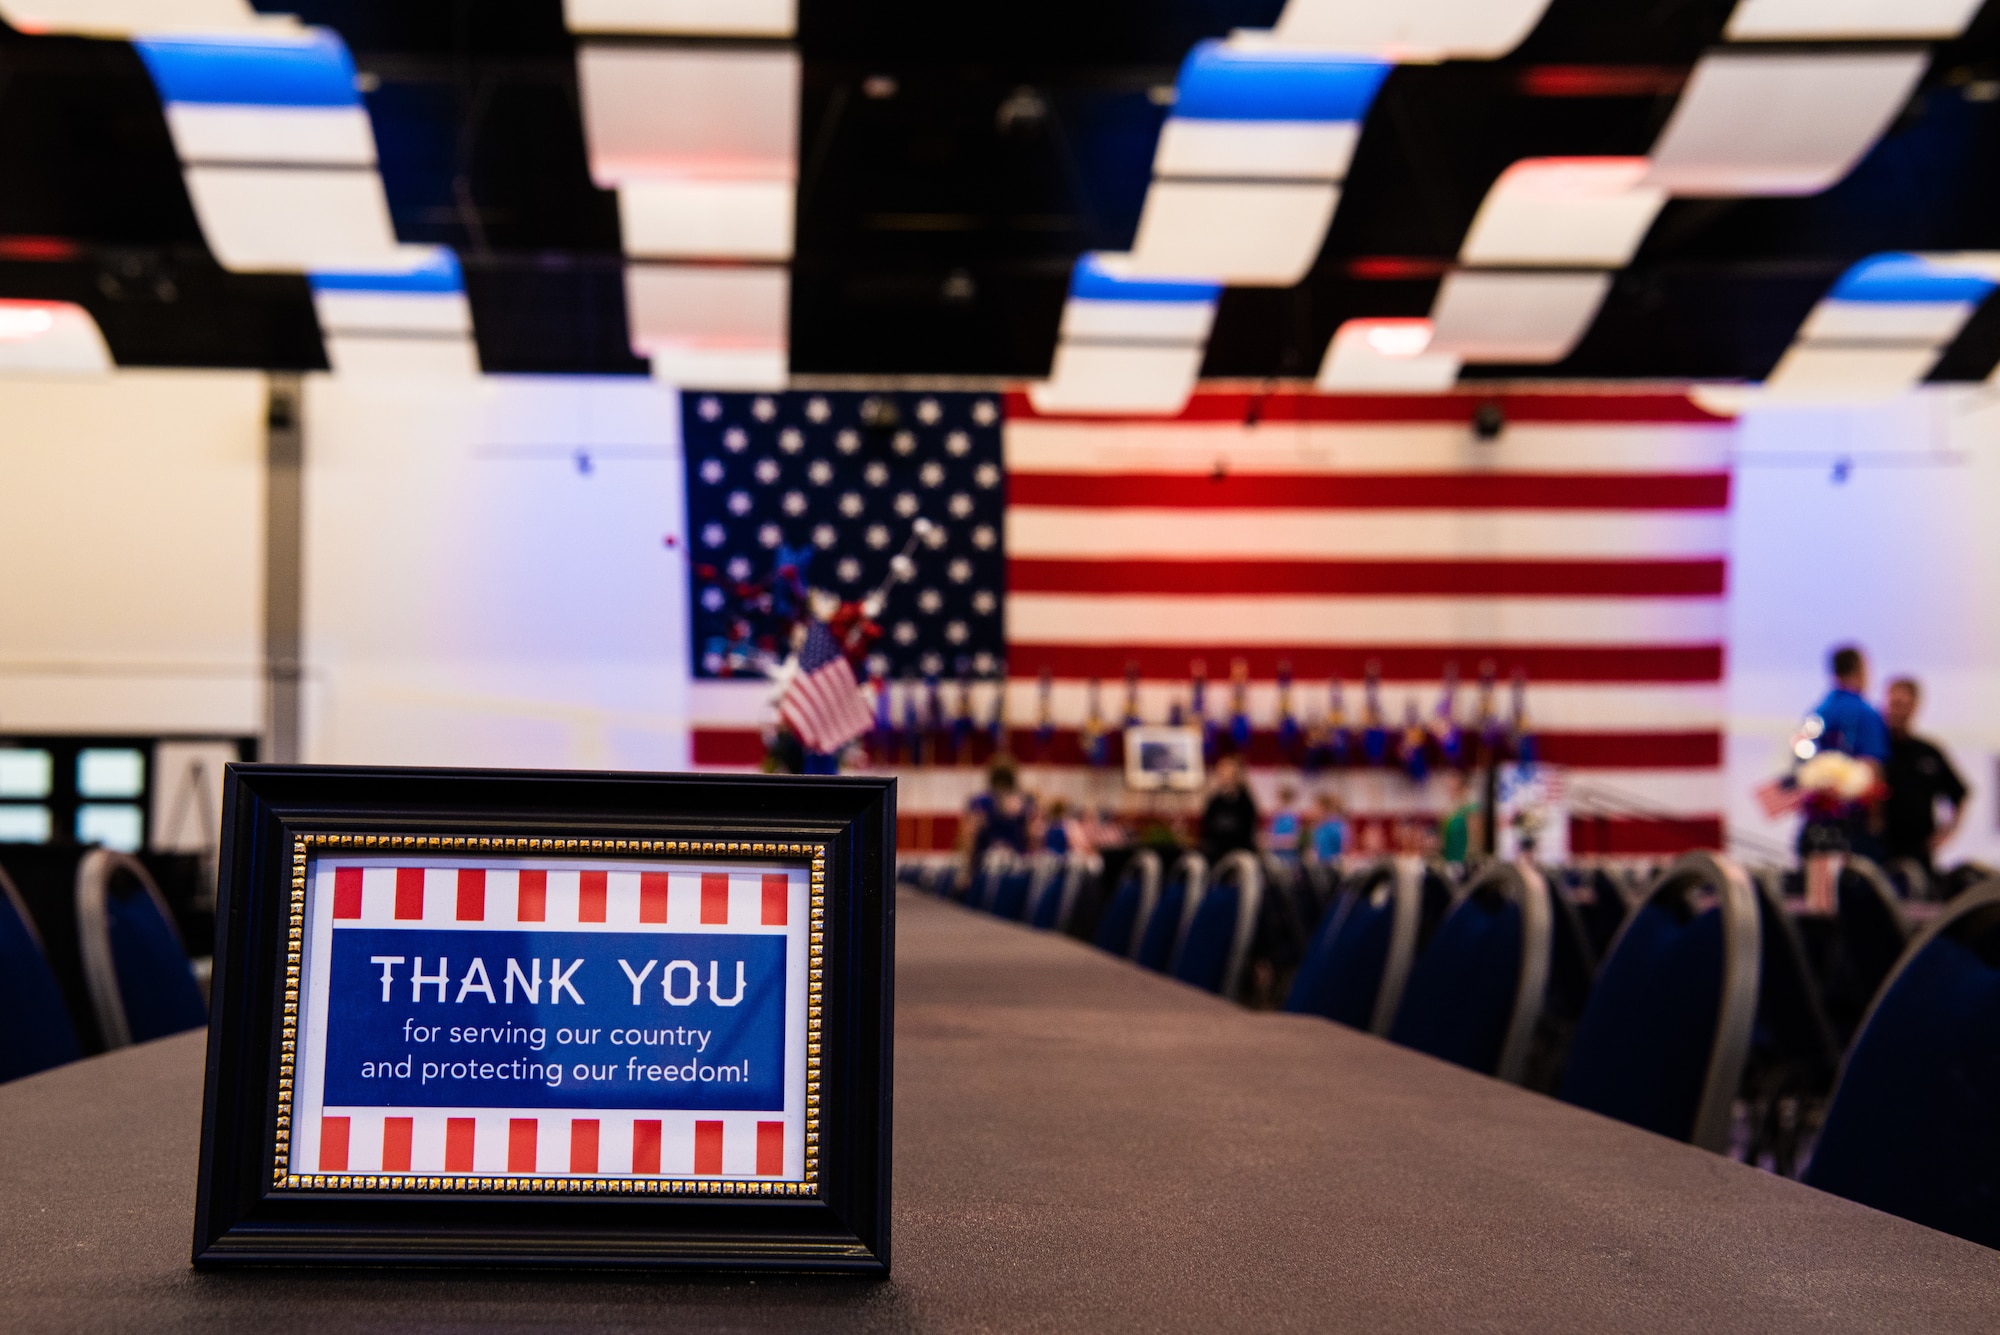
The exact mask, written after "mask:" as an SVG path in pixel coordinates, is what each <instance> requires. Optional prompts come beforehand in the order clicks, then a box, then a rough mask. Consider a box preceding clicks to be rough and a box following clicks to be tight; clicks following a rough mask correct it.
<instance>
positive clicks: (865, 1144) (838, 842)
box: [195, 766, 895, 1271]
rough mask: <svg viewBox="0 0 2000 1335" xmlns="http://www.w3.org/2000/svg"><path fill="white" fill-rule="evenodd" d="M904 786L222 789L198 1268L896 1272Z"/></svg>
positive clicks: (579, 780)
mask: <svg viewBox="0 0 2000 1335" xmlns="http://www.w3.org/2000/svg"><path fill="white" fill-rule="evenodd" d="M894 828H895V812H894V787H893V781H889V780H870V779H784V778H769V779H767V778H761V777H758V778H752V777H740V776H730V777H726V778H719V777H711V776H685V775H672V776H643V775H633V776H615V775H601V774H600V775H563V774H546V773H539V774H537V773H498V772H472V771H409V770H350V769H322V768H299V767H276V766H236V767H232V768H231V771H230V776H229V791H228V793H227V795H226V798H225V818H224V863H223V872H222V879H221V886H220V893H219V901H218V924H219V931H218V943H217V957H216V971H215V979H214V998H213V1005H214V1020H213V1023H212V1026H211V1033H210V1046H209V1068H208V1089H207V1106H206V1109H205V1114H204V1120H203V1144H202V1170H201V1184H200V1197H199V1206H198V1218H197V1226H196V1238H195V1260H196V1263H197V1264H211V1265H213V1264H228V1263H232V1262H242V1263H254V1262H282V1263H295V1262H301V1261H347V1262H366V1263H370V1264H380V1263H384V1262H395V1261H409V1262H421V1263H427V1264H436V1263H439V1262H454V1261H456V1262H466V1263H506V1264H515V1265H518V1264H549V1265H562V1264H570V1265H577V1264H598V1265H602V1264H611V1265H656V1266H730V1267H744V1266H749V1267H789V1268H799V1269H849V1270H863V1271H869V1270H874V1271H880V1270H886V1268H887V1264H888V1232H887V1218H888V1213H887V1212H888V1180H889V1179H888V1172H889V1139H888V1136H889V1071H890V1065H889V1056H890V1022H889V1018H890V1012H889V1005H890V995H889V983H890V977H891V958H890V950H891V941H892V937H891V930H890V929H891V923H890V909H891V904H892V900H891V897H890V889H889V885H890V876H891V870H892V866H893V861H894Z"/></svg>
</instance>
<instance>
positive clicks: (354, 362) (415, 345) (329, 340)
mask: <svg viewBox="0 0 2000 1335" xmlns="http://www.w3.org/2000/svg"><path fill="white" fill-rule="evenodd" d="M326 360H327V365H329V366H330V367H332V368H333V371H334V374H336V375H340V376H347V377H350V378H358V377H367V378H369V379H378V380H379V379H399V380H401V379H453V378H458V377H469V376H476V375H478V374H479V349H478V348H477V347H476V346H475V345H474V344H473V341H472V338H471V336H470V335H469V334H467V335H463V336H460V337H456V338H395V337H385V336H383V335H381V334H365V333H364V334H349V333H343V332H341V331H339V330H332V331H329V332H328V333H327V335H326Z"/></svg>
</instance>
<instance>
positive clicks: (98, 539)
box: [0, 371, 265, 734]
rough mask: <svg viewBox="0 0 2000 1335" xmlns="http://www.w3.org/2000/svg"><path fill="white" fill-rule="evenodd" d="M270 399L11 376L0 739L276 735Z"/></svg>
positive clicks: (234, 391) (120, 380) (3, 401)
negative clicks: (265, 672)
mask: <svg viewBox="0 0 2000 1335" xmlns="http://www.w3.org/2000/svg"><path fill="white" fill-rule="evenodd" d="M264 398H265V389H264V378H263V376H262V375H260V374H257V373H242V372H206V371H204V372H190V371H121V372H117V373H114V374H111V375H107V376H102V377H98V376H91V377H56V376H49V377H27V376H9V377H0V730H9V731H11V730H19V731H41V732H55V731H78V732H118V731H128V730H129V731H132V732H148V733H162V732H183V733H228V734H243V733H256V732H259V731H261V730H262V727H263V719H262V715H263V686H262V667H261V663H262V643H263V531H264V465H263V460H264V425H263V423H264Z"/></svg>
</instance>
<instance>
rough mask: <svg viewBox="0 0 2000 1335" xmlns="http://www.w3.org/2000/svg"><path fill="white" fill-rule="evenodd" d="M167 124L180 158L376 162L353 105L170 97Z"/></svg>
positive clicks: (368, 132) (364, 120)
mask: <svg viewBox="0 0 2000 1335" xmlns="http://www.w3.org/2000/svg"><path fill="white" fill-rule="evenodd" d="M166 113H167V128H168V129H169V130H170V131H172V133H173V137H174V152H175V153H177V154H178V155H179V156H180V160H181V161H182V162H285V163H307V164H313V165H318V166H328V167H372V166H374V165H375V129H374V127H373V126H372V125H371V124H370V123H369V120H368V113H367V112H366V111H364V110H363V109H362V108H360V107H358V106H356V107H274V106H245V105H241V104H223V103H212V102H169V103H167V105H166Z"/></svg>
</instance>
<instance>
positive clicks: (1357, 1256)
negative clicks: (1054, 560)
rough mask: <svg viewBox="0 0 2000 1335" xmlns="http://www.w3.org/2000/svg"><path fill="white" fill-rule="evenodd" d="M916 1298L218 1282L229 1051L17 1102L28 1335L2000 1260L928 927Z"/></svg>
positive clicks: (1225, 1297)
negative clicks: (211, 1092)
mask: <svg viewBox="0 0 2000 1335" xmlns="http://www.w3.org/2000/svg"><path fill="white" fill-rule="evenodd" d="M898 912H899V915H900V923H899V927H898V935H897V952H898V969H897V984H896V986H897V1012H896V1013H897V1031H896V1168H895V1193H896V1194H895V1205H894V1208H895V1215H894V1246H895V1273H894V1275H893V1276H892V1277H891V1278H890V1279H888V1280H886V1281H879V1282H878V1281H867V1280H819V1279H784V1278H771V1277H765V1278H760V1279H756V1280H751V1279H746V1278H730V1277H718V1278H713V1279H696V1280H688V1279H685V1278H678V1279H676V1278H654V1277H650V1276H640V1277H634V1276H629V1275H603V1274H578V1275H556V1276H552V1275H546V1274H530V1273H520V1272H513V1273H499V1274H496V1273H490V1272H489V1273H451V1272H423V1273H409V1272H403V1273H389V1272H379V1271H377V1272H367V1271H312V1272H301V1271H289V1272H276V1273H258V1274H245V1273H229V1274H198V1273H196V1272H195V1271H193V1270H191V1269H190V1268H189V1267H188V1247H189V1235H190V1231H191V1226H192V1215H193V1199H194V1176H195V1155H196V1135H197V1124H198V1121H199V1118H200V1104H201V1067H202V1047H201V1037H200V1036H199V1035H193V1034H190V1035H183V1036H181V1037H178V1038H172V1039H166V1040H163V1041H161V1042H158V1043H153V1044H149V1045H147V1046H144V1047H140V1048H133V1049H127V1050H125V1051H122V1052H117V1053H113V1054H110V1055H109V1056H105V1057H99V1058H93V1059H91V1060H89V1061H85V1062H80V1063H77V1064H76V1065H73V1066H70V1067H66V1068H63V1069H61V1070H57V1071H51V1072H47V1073H45V1074H43V1075H40V1076H35V1077H32V1078H30V1079H27V1080H22V1081H18V1082H16V1083H14V1084H11V1085H7V1086H4V1087H0V1202H4V1208H0V1313H4V1318H0V1325H4V1326H5V1327H6V1328H7V1329H9V1330H10V1331H17V1332H22V1331H40V1330H64V1331H67V1330H132V1331H147V1332H153V1331H176V1330H187V1331H193V1330H201V1331H215V1330H222V1329H230V1330H237V1329H243V1330H254V1329H265V1328H269V1329H278V1328H280V1327H283V1328H287V1329H290V1330H294V1331H297V1330H306V1331H310V1332H311V1333H312V1335H325V1333H326V1332H333V1331H342V1330H362V1329H375V1330H386V1329H399V1330H409V1329H424V1330H452V1331H456V1330H475V1329H488V1328H494V1327H502V1328H506V1329H509V1330H522V1331H545V1330H546V1331H563V1330H593V1331H608V1330H624V1329H667V1328H671V1329H675V1330H708V1329H718V1330H720V1329H728V1330H760V1329H810V1330H917V1329H944V1330H969V1329H978V1330H1035V1331H1041V1330H1047V1331H1056V1330H1077V1329H1113V1328H1116V1329H1152V1330H1170V1329H1185V1330H1215V1329H1230V1330H1276V1329H1300V1330H1329V1329H1358V1330H1387V1329H1425V1330H1436V1329H1440V1328H1444V1329H1458V1328H1465V1327H1482V1328H1504V1329H1522V1330H1526V1329H1533V1330H1537V1331H1542V1330H1587V1331H1601V1330H1607V1329H1620V1330H1624V1329H1640V1328H1644V1329H1683V1330H1715V1329H1738V1330H1747V1329H1757V1330H1807V1329H1810V1330H1815V1331H1820V1330H1842V1329H1857V1330H1858V1329H1883V1328H1889V1327H1895V1328H1899V1329H1908V1330H1926V1331H1929V1330H1961V1329H1962V1330H1985V1331H1990V1330H1992V1329H1994V1328H1995V1322H1996V1316H1995V1314H1996V1313H2000V1254H1995V1253H1993V1252H1989V1251H1987V1250H1986V1249H1984V1248H1981V1247H1978V1246H1975V1245H1973V1244H1972V1243H1969V1242H1964V1241H1961V1240H1959V1239H1957V1238H1952V1237H1947V1236H1945V1235H1943V1234H1940V1233H1935V1232H1932V1231H1930V1230H1929V1229H1925V1228H1921V1227H1919V1226H1917V1225H1915V1224H1911V1223H1907V1222H1905V1221H1903V1220H1900V1219H1894V1218H1890V1217H1889V1216H1886V1215H1882V1214H1878V1213H1876V1212H1874V1211H1872V1210H1867V1209H1864V1208H1862V1207H1861V1206H1858V1205H1854V1204H1852V1203H1850V1202H1847V1201H1843V1200H1839V1199H1836V1198H1834V1197H1831V1196H1827V1195H1824V1194H1822V1193H1819V1192H1816V1191H1812V1190H1810V1189H1808V1188H1805V1187H1802V1186H1799V1185H1797V1184H1795V1183H1791V1182H1786V1181H1782V1180H1780V1179H1777V1178H1773V1177H1771V1176H1769V1175H1767V1174H1764V1173H1760V1172H1757V1171H1755V1170H1753V1169H1750V1168H1746V1167H1744V1166H1742V1165H1740V1164H1736V1163H1732V1162H1729V1161H1727V1160H1724V1159H1720V1158H1717V1157H1715V1156H1714V1155H1710V1154H1705V1153H1703V1152H1701V1151H1699V1150H1695V1149H1692V1148H1690V1147H1688V1146H1685V1145H1679V1144H1675V1143H1672V1142H1670V1141H1666V1140H1662V1139H1660V1138H1658V1137H1655V1136H1652V1135H1649V1134H1647V1133H1645V1132H1642V1131H1637V1130H1634V1129H1632V1128H1630V1127H1626V1126H1622V1125H1620V1124H1618V1123H1615V1122H1610V1121H1606V1120H1604V1119H1602V1118H1599V1117H1596V1116H1593V1115H1591V1114H1589V1113H1584V1112H1580V1111H1578V1110H1576V1109H1574V1108H1569V1107H1566V1106H1564V1105H1562V1104H1559V1103H1556V1102H1554V1101H1552V1100H1549V1099H1545V1098H1541V1097H1538V1096H1536V1095H1532V1094H1527V1093H1524V1092H1522V1091H1520V1090H1517V1089H1514V1088H1511V1087H1509V1086H1506V1085H1502V1084H1500V1083H1498V1082H1496V1081H1492V1080H1487V1079H1483V1078H1481V1077H1478V1076H1474V1075H1471V1074H1468V1073H1466V1072H1464V1071H1460V1070H1458V1069H1456V1068H1453V1067H1450V1066H1445V1065H1443V1064H1441V1063H1438V1062H1435V1061H1432V1060H1430V1059H1429V1058H1426V1057H1422V1056H1418V1055H1417V1054H1414V1053H1410V1052H1406V1051H1403V1050H1401V1049H1398V1048H1394V1047H1391V1046H1389V1045H1388V1044H1387V1043H1384V1042H1381V1041H1378V1040H1376V1039H1373V1038H1370V1037H1367V1036H1366V1035H1362V1034H1357V1033H1354V1032H1351V1031H1349V1030H1345V1029H1341V1028H1339V1027H1337V1026H1335V1025H1332V1024H1329V1023H1327V1022H1325V1021H1322V1020H1315V1019H1305V1018H1299V1017H1293V1016H1278V1015H1253V1014H1249V1013H1246V1012H1244V1011H1241V1010H1238V1009H1236V1008H1234V1007H1232V1006H1229V1005H1226V1004H1224V1003H1222V1002H1219V1001H1216V1000H1214V999H1212V998H1209V997H1206V996H1202V995H1200V994H1197V993H1195V992H1193V991H1191V990H1189V989H1187V988H1184V987H1182V986H1180V985H1179V984H1176V983H1172V982H1169V981H1167V980H1165V979H1162V978H1158V977H1155V976H1153V975H1150V974H1145V973H1142V972H1140V971H1139V970H1138V969H1136V968H1134V967H1132V966H1130V965H1127V964H1125V963H1123V962H1122V961H1118V960H1113V959H1110V958H1107V957H1106V956H1104V955H1102V954H1100V953H1098V952H1096V951H1093V950H1091V949H1089V948H1088V947H1086V946H1083V945H1080V944H1078V943H1076V942H1074V941H1069V940H1065V939H1062V938H1058V937H1054V936H1050V935H1047V934H1037V933H1033V932H1030V931H1027V930H1026V929H1023V928H1019V927H1015V926H1011V925H1008V924H1004V923H1000V922H997V921H995V920H993V919H991V918H986V917H982V916H980V915H976V914H973V913H970V912H968V911H965V910H962V909H959V908H956V907H954V906H951V905H946V904H941V903H938V902H936V901H933V900H928V899H923V898H918V897H913V896H910V895H905V896H904V897H903V898H902V900H901V901H900V906H899V910H898Z"/></svg>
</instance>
